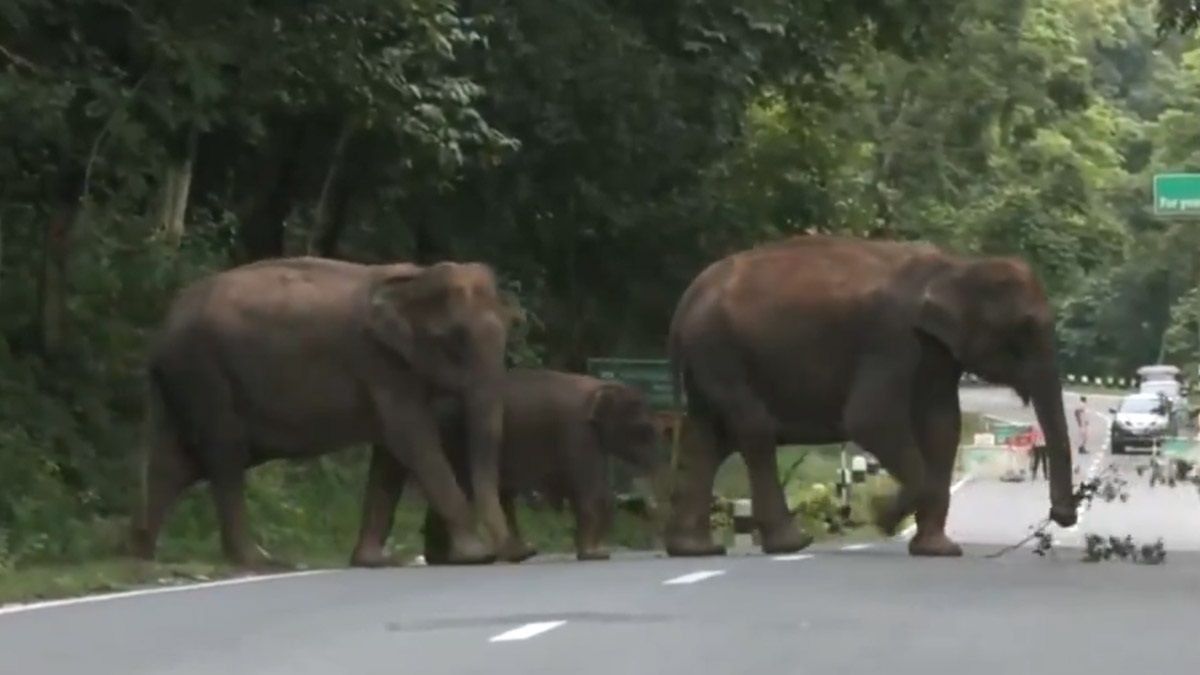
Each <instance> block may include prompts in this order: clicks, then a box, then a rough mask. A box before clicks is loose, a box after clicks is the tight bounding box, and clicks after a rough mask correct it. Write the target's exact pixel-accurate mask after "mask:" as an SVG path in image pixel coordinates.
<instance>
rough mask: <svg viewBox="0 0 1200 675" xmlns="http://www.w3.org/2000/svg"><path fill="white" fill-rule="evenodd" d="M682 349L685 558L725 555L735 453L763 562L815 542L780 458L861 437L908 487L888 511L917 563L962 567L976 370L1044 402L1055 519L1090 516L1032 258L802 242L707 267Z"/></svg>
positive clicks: (680, 510) (676, 325)
mask: <svg viewBox="0 0 1200 675" xmlns="http://www.w3.org/2000/svg"><path fill="white" fill-rule="evenodd" d="M669 344H670V352H671V362H672V368H673V370H674V372H675V379H676V388H677V391H678V388H679V385H680V381H681V380H682V384H683V386H685V387H686V389H687V394H688V415H687V417H686V419H685V421H684V425H683V432H682V438H681V447H680V453H679V460H678V467H677V470H676V475H675V476H674V480H673V492H672V496H671V508H672V513H671V515H670V518H669V521H668V524H667V531H666V533H665V540H666V545H667V552H668V553H669V554H671V555H677V556H700V555H719V554H722V553H724V548H723V547H722V546H719V545H717V544H714V543H713V541H712V537H711V533H710V531H709V503H710V495H711V491H712V486H713V476H714V474H715V472H716V470H717V467H718V466H719V465H720V463H721V462H722V461H723V460H724V459H725V458H726V457H727V456H728V455H729V453H730V452H731V451H732V450H733V449H735V448H736V449H739V450H740V451H741V453H742V456H743V457H744V458H745V460H746V465H747V468H748V470H749V474H750V485H751V493H752V497H753V518H754V521H755V523H756V525H757V527H758V528H759V530H760V532H761V535H762V537H761V540H762V549H763V551H764V552H768V553H784V552H792V551H797V550H800V549H802V548H804V547H805V546H807V545H808V544H809V543H811V541H812V538H811V536H809V535H808V534H806V533H804V532H802V531H800V530H799V529H798V528H797V527H796V525H795V524H794V522H793V519H792V518H791V516H790V514H789V513H788V509H787V505H786V502H785V501H784V497H783V492H782V490H781V489H780V485H779V477H778V475H777V467H776V463H775V448H776V446H777V445H780V444H823V443H838V442H845V441H853V442H855V443H857V444H858V445H859V446H861V447H862V448H863V449H865V450H867V451H868V452H870V453H871V454H873V455H874V456H875V457H877V458H878V459H879V461H880V463H882V464H883V466H884V467H885V468H886V469H887V470H888V472H889V473H891V475H892V476H893V477H895V478H896V479H897V481H899V483H900V484H901V489H900V492H899V494H898V495H897V497H896V498H895V500H892V501H890V502H887V503H884V504H881V505H880V506H879V510H878V513H877V514H876V519H877V522H878V524H879V525H880V527H881V529H883V531H884V532H886V533H888V534H891V533H893V532H894V531H895V529H896V527H897V526H898V525H899V523H900V522H901V520H902V519H903V518H904V517H905V516H907V515H908V514H910V513H913V512H915V514H916V521H917V531H916V534H915V535H914V536H913V538H912V540H911V541H910V542H909V552H910V553H911V554H913V555H931V556H958V555H961V554H962V549H961V548H960V547H959V546H958V544H956V543H954V542H953V541H951V540H950V539H949V538H948V537H947V536H946V533H945V524H946V514H947V509H948V508H949V503H950V480H951V474H952V471H953V467H954V458H955V454H956V452H957V448H958V440H959V433H960V425H961V415H960V409H959V400H958V382H959V378H960V376H961V374H962V372H963V371H964V370H967V371H970V372H974V373H976V374H978V375H980V376H981V377H983V378H984V379H986V380H988V381H990V382H993V383H997V384H1004V385H1007V386H1010V387H1012V388H1013V389H1014V390H1015V391H1016V392H1017V393H1018V394H1019V395H1020V396H1021V397H1022V398H1023V399H1025V400H1026V401H1027V402H1028V401H1030V400H1032V402H1033V406H1034V409H1035V411H1036V413H1037V418H1038V422H1039V423H1040V425H1041V427H1042V430H1043V431H1044V434H1045V439H1046V447H1047V452H1048V454H1049V460H1050V461H1049V465H1050V503H1051V509H1050V517H1051V518H1052V519H1053V520H1054V521H1055V522H1057V523H1058V524H1059V525H1062V526H1064V527H1067V526H1070V525H1072V524H1074V523H1075V522H1076V511H1075V504H1074V501H1073V499H1072V495H1071V491H1072V490H1071V450H1070V444H1069V441H1068V438H1067V423H1066V418H1065V417H1064V415H1063V401H1062V389H1061V386H1060V384H1059V376H1058V368H1057V367H1056V364H1055V347H1054V317H1053V315H1052V313H1051V309H1050V306H1049V304H1048V302H1047V300H1046V296H1045V294H1044V292H1043V290H1042V287H1041V285H1040V283H1039V282H1038V280H1037V278H1036V277H1035V276H1034V274H1033V272H1032V271H1031V270H1030V268H1029V266H1028V265H1026V264H1025V263H1024V262H1023V261H1021V260H1019V259H1015V258H965V257H959V256H954V255H950V254H948V253H945V252H943V251H941V250H939V249H937V248H936V247H933V246H928V245H921V244H910V243H898V242H888V241H868V240H861V239H850V238H841V237H826V236H800V237H794V238H790V239H786V240H783V241H780V242H776V243H772V244H767V245H764V246H760V247H758V248H755V249H751V250H748V251H743V252H741V253H737V254H734V255H732V256H729V257H727V258H725V259H723V260H720V261H718V262H716V263H714V264H712V265H711V266H709V267H708V268H707V269H705V270H704V271H703V272H701V273H700V274H699V275H698V276H697V277H696V279H695V280H693V282H692V284H691V285H690V286H689V287H688V289H687V290H686V291H685V292H684V294H683V296H682V297H681V299H680V301H679V305H678V307H677V308H676V311H675V316H674V318H673V320H672V323H671V331H670V338H669Z"/></svg>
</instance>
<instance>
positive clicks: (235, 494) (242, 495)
mask: <svg viewBox="0 0 1200 675" xmlns="http://www.w3.org/2000/svg"><path fill="white" fill-rule="evenodd" d="M209 480H210V482H211V485H210V487H211V488H212V495H213V502H214V504H215V505H216V508H217V519H218V521H219V522H220V526H221V550H222V551H223V552H224V554H225V557H226V558H227V559H228V560H229V561H230V562H231V563H233V564H234V565H237V566H240V567H250V568H260V567H268V568H270V567H283V566H285V565H282V564H281V563H277V562H273V561H272V560H271V559H270V557H269V556H267V555H266V554H265V553H262V552H260V551H259V550H258V547H257V546H256V545H255V543H254V538H253V537H252V536H251V534H250V527H249V524H248V521H247V518H246V473H245V470H244V469H243V468H242V467H241V466H238V467H236V468H234V467H229V468H226V469H223V470H221V471H219V472H216V473H214V474H213V475H211V476H210V477H209Z"/></svg>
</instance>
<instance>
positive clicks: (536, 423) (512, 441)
mask: <svg viewBox="0 0 1200 675" xmlns="http://www.w3.org/2000/svg"><path fill="white" fill-rule="evenodd" d="M460 416H461V410H459V409H458V408H457V407H455V406H453V405H449V406H447V407H446V408H445V409H444V410H443V412H442V413H441V414H440V415H439V419H441V420H442V428H443V432H444V434H445V436H444V437H445V438H447V444H448V445H449V446H451V448H452V449H451V451H450V452H451V456H452V457H454V458H455V460H456V466H459V467H461V466H462V463H461V462H462V459H463V458H464V454H463V453H462V448H463V447H464V444H463V443H462V438H461V433H460V432H458V430H459V429H461V427H462V425H461V423H460V421H459V417H460ZM449 439H455V440H449ZM610 457H616V458H618V459H620V460H623V461H625V462H627V463H629V464H630V465H632V466H633V467H634V468H635V469H636V470H638V471H639V472H641V473H643V474H649V475H655V474H656V473H657V472H658V471H660V470H661V469H663V468H664V467H665V466H666V457H665V456H664V453H663V452H662V451H661V450H660V445H659V430H658V426H657V425H656V423H655V420H654V416H653V412H652V411H651V409H650V405H649V403H648V402H647V401H646V397H645V396H644V395H643V394H642V392H641V391H639V390H638V389H636V388H634V387H631V386H628V385H625V384H621V383H617V382H612V381H607V380H602V379H599V378H595V377H591V376H588V375H578V374H574V373H564V372H558V371H553V370H534V369H531V370H517V369H513V370H510V371H508V373H507V375H506V376H505V380H504V437H503V442H502V443H501V451H500V486H501V492H500V501H501V504H502V505H503V508H504V512H505V515H506V517H507V519H508V526H509V530H510V531H511V532H513V533H518V532H519V530H518V527H517V521H516V514H515V506H514V497H515V496H516V495H517V494H519V493H522V492H528V491H531V490H537V491H539V492H541V493H542V494H543V495H546V496H548V497H549V498H550V501H552V502H555V501H558V502H560V503H561V501H566V502H568V503H570V505H571V509H572V511H573V513H574V515H575V524H576V530H575V553H576V557H577V558H578V559H580V560H602V559H607V558H608V557H609V552H608V549H607V547H606V545H605V542H606V540H607V538H608V534H609V530H610V528H611V525H612V514H613V509H614V505H613V495H612V489H611V488H610V486H609V479H608V462H609V458H610ZM444 532H445V529H444V523H443V521H442V520H441V519H440V518H439V517H438V515H437V514H436V513H434V512H433V511H432V510H427V511H426V518H425V559H426V560H427V561H428V562H430V563H435V564H436V563H439V562H443V561H444V560H445V554H446V551H445V535H444ZM518 536H519V535H518Z"/></svg>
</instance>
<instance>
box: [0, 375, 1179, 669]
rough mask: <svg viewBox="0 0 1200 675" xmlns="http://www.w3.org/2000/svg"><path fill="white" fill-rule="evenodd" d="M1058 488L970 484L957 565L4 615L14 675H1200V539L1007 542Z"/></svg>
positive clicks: (614, 564)
mask: <svg viewBox="0 0 1200 675" xmlns="http://www.w3.org/2000/svg"><path fill="white" fill-rule="evenodd" d="M978 397H982V399H983V401H982V403H983V405H985V407H988V408H989V410H991V411H994V412H995V414H1001V415H1005V414H1011V415H1012V416H1013V417H1014V418H1015V417H1016V415H1018V414H1021V413H1022V411H1021V409H1020V408H1019V405H1018V406H1017V407H1016V408H1015V409H1007V408H1006V406H1008V405H1009V404H1008V403H1006V402H1005V399H1003V398H1002V397H999V396H997V395H996V394H992V393H986V394H979V393H978V392H974V393H970V394H968V395H966V396H965V397H964V398H965V401H966V403H967V405H968V407H971V406H974V405H975V404H977V403H979V400H978ZM1120 461H1121V462H1122V463H1125V462H1130V463H1132V462H1134V461H1136V460H1124V459H1122V460H1120ZM992 483H994V484H992ZM997 486H1000V487H997ZM1157 490H1159V489H1158V488H1155V491H1151V490H1149V488H1147V490H1146V492H1145V494H1144V495H1143V494H1142V493H1140V492H1139V493H1137V494H1134V495H1132V496H1131V499H1130V501H1129V502H1128V503H1127V504H1124V505H1122V507H1124V508H1131V509H1134V508H1135V509H1138V510H1137V511H1136V513H1137V514H1138V515H1135V516H1118V515H1116V511H1114V513H1113V514H1111V515H1110V514H1106V513H1104V512H1102V511H1101V509H1100V508H1099V507H1097V508H1095V509H1094V510H1093V511H1092V512H1089V514H1088V515H1087V519H1086V520H1085V521H1084V524H1083V525H1081V526H1080V527H1079V528H1077V529H1078V530H1086V531H1090V530H1091V529H1092V528H1093V527H1102V526H1103V527H1109V526H1111V527H1113V528H1118V529H1119V528H1122V527H1133V526H1136V527H1138V528H1147V529H1145V530H1138V531H1135V532H1131V534H1133V535H1134V536H1135V537H1136V538H1139V539H1140V538H1142V537H1144V536H1146V534H1147V533H1150V534H1153V532H1154V531H1157V530H1163V531H1165V532H1167V533H1169V534H1172V535H1176V534H1179V535H1180V536H1182V533H1183V531H1184V530H1186V529H1187V528H1189V527H1191V525H1192V524H1193V523H1195V521H1194V518H1195V516H1196V512H1197V511H1200V499H1198V498H1197V497H1196V495H1195V493H1194V491H1193V492H1192V493H1191V494H1190V498H1191V499H1190V501H1189V500H1184V499H1182V498H1180V499H1179V500H1178V503H1176V502H1175V501H1172V500H1173V499H1175V498H1172V497H1166V496H1164V495H1165V494H1166V493H1165V492H1160V491H1157ZM1178 494H1180V495H1182V494H1183V492H1179V493H1178ZM1141 497H1145V498H1146V503H1145V504H1141V505H1139V504H1138V502H1139V501H1140V498H1141ZM1047 503H1048V497H1047V495H1046V490H1045V484H1044V483H1038V484H1028V483H1016V484H1008V483H1004V484H1001V483H999V482H996V481H971V482H967V483H964V484H963V485H962V487H961V488H960V489H959V490H958V491H957V492H956V494H955V497H954V500H953V503H952V506H951V513H952V523H951V524H952V532H953V534H954V535H955V536H957V537H958V538H959V539H960V540H962V541H965V542H976V543H973V544H969V545H968V547H967V555H966V556H965V557H963V558H961V559H952V560H930V559H914V558H910V557H908V556H907V555H906V553H905V552H904V546H903V542H901V541H898V540H888V541H879V542H875V543H872V544H868V545H859V546H856V547H854V548H853V550H843V549H840V548H838V547H836V546H835V547H830V546H825V547H813V548H812V549H810V550H808V551H805V552H804V553H803V554H800V555H796V556H787V557H783V558H782V559H781V558H777V557H771V556H763V555H757V554H753V555H743V554H734V555H730V556H726V557H724V558H707V559H691V560H689V559H670V558H665V557H662V556H660V555H655V554H629V555H623V556H620V557H619V558H618V559H615V560H612V561H609V562H595V563H577V562H574V561H570V560H567V561H564V560H561V559H535V560H532V561H529V562H526V563H523V564H521V565H495V566H490V567H486V568H428V567H425V568H407V569H395V570H334V571H329V572H323V573H316V574H305V575H299V576H291V577H282V578H274V579H265V580H255V581H250V582H247V583H234V584H217V585H210V586H207V587H201V588H193V589H188V590H173V591H168V592H157V591H150V592H147V593H144V594H140V595H124V596H118V597H113V598H107V599H100V600H94V601H89V602H75V603H71V602H68V603H61V604H57V605H50V606H42V607H37V606H34V607H28V608H8V609H4V608H0V673H4V674H8V673H14V674H17V673H19V674H20V675H41V674H46V673H56V674H57V673H83V672H86V673H120V674H121V675H140V674H143V673H164V674H180V675H183V674H189V675H190V674H201V673H203V674H220V675H231V674H234V673H236V674H238V675H242V674H247V675H249V674H260V673H261V674H276V673H278V674H280V675H283V674H288V675H293V674H294V675H300V674H305V673H354V674H364V675H367V674H374V673H380V674H383V673H387V674H388V675H395V674H396V673H401V674H407V673H421V674H422V675H426V674H429V675H432V674H437V673H455V674H459V673H513V674H521V675H525V674H534V673H555V674H556V675H557V674H562V673H579V674H581V675H583V674H592V673H595V674H601V673H603V674H604V675H612V674H613V673H656V674H657V673H666V674H675V673H679V674H683V673H687V674H688V675H696V674H703V675H708V674H715V673H738V674H741V673H748V672H756V671H767V670H769V671H771V672H817V673H872V672H883V670H884V669H887V672H889V673H897V674H899V673H922V674H925V673H938V672H966V671H968V670H970V671H975V672H981V673H1018V672H1034V673H1042V672H1046V673H1056V674H1057V673H1110V672H1111V673H1117V672H1122V673H1124V672H1129V671H1130V670H1131V669H1136V671H1137V672H1142V671H1149V672H1159V673H1162V672H1166V673H1175V672H1179V673H1183V672H1191V671H1193V670H1194V669H1195V662H1196V651H1197V649H1196V647H1195V640H1194V636H1195V635H1196V631H1197V627H1198V626H1200V602H1197V599H1198V598H1200V553H1195V552H1191V551H1187V550H1183V549H1184V548H1187V547H1186V546H1183V547H1180V546H1176V545H1175V544H1173V543H1169V544H1168V550H1169V553H1168V558H1167V561H1166V564H1163V565H1158V566H1144V565H1134V564H1130V563H1125V562H1105V563H1095V564H1087V563H1082V562H1080V561H1079V551H1078V550H1073V549H1070V548H1067V545H1066V544H1064V545H1063V546H1061V547H1056V549H1055V551H1054V552H1053V553H1052V554H1051V555H1050V556H1047V557H1044V558H1043V557H1038V556H1035V555H1033V554H1032V553H1031V552H1030V551H1029V550H1016V551H1013V552H1011V553H1008V554H1006V555H1004V556H1001V557H999V558H988V557H986V554H988V553H992V552H994V551H996V550H997V549H998V547H999V546H998V545H1000V544H1005V543H1012V542H1013V541H1015V539H1019V538H1020V536H1022V535H1023V534H1024V528H1025V526H1026V525H1028V524H1029V523H1031V522H1033V521H1035V520H1037V519H1040V518H1041V517H1042V516H1043V514H1044V513H1045V510H1046V506H1047ZM1114 509H1115V507H1114ZM1121 518H1125V520H1121ZM1164 523H1170V525H1166V524H1164ZM1163 528H1166V529H1163ZM1067 534H1068V533H1065V532H1064V533H1060V538H1061V537H1062V536H1065V535H1067ZM1179 541H1185V540H1184V539H1182V538H1181V539H1180V540H1179ZM1177 549H1178V550H1177Z"/></svg>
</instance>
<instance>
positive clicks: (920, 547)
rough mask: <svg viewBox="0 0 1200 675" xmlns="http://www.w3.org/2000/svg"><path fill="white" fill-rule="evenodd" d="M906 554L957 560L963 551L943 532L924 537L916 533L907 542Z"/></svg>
mask: <svg viewBox="0 0 1200 675" xmlns="http://www.w3.org/2000/svg"><path fill="white" fill-rule="evenodd" d="M908 554H909V555H912V556H923V557H937V558H959V557H962V554H963V550H962V547H961V546H959V545H958V544H956V543H954V541H953V540H951V539H950V538H949V537H947V536H946V534H945V533H944V532H938V533H937V534H928V535H924V536H922V535H921V534H920V532H918V533H917V534H916V535H915V536H913V538H912V540H911V541H909V542H908Z"/></svg>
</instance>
